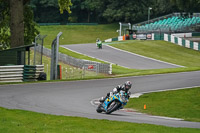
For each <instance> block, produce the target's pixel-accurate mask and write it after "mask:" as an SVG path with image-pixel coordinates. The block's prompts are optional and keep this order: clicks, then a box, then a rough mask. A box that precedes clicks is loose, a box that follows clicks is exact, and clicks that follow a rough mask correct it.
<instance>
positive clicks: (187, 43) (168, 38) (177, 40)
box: [164, 34, 200, 51]
mask: <svg viewBox="0 0 200 133" xmlns="http://www.w3.org/2000/svg"><path fill="white" fill-rule="evenodd" d="M178 36H181V37H183V36H184V35H180V34H179V35H178ZM187 36H190V35H187ZM181 37H176V36H175V34H173V35H169V34H164V40H165V41H168V42H172V43H174V44H178V45H180V46H183V47H186V48H190V49H194V50H198V51H200V43H199V42H193V41H190V40H186V39H184V38H181Z"/></svg>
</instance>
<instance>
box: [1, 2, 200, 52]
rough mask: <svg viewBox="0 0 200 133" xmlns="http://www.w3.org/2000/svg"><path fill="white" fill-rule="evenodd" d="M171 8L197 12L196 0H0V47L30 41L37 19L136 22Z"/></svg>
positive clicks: (46, 21)
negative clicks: (149, 11) (149, 12)
mask: <svg viewBox="0 0 200 133" xmlns="http://www.w3.org/2000/svg"><path fill="white" fill-rule="evenodd" d="M149 7H151V8H152V10H151V18H155V17H159V16H161V15H165V14H169V13H172V12H188V13H193V12H200V8H199V7H200V0H184V1H183V0H0V28H1V30H0V49H6V48H9V47H17V46H21V45H24V44H31V42H32V41H33V40H34V37H35V36H36V35H37V34H38V33H39V31H38V30H37V23H61V24H66V23H71V22H72V23H85V22H88V23H90V22H95V23H115V22H119V21H120V22H130V23H137V22H141V21H145V20H147V16H148V8H149Z"/></svg>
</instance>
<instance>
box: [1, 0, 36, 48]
mask: <svg viewBox="0 0 200 133" xmlns="http://www.w3.org/2000/svg"><path fill="white" fill-rule="evenodd" d="M0 7H1V12H0V16H1V17H0V27H1V30H0V45H1V47H0V49H7V48H9V47H10V6H9V2H8V1H4V0H0ZM37 34H39V31H38V30H37V24H36V23H35V22H34V21H33V12H32V11H31V8H30V7H29V6H28V5H25V6H24V42H25V45H28V44H31V43H32V42H33V41H34V38H35V36H36V35H37Z"/></svg>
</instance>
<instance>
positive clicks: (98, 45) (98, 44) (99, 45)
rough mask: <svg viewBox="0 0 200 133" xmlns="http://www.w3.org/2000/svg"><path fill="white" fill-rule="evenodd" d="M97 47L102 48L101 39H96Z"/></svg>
mask: <svg viewBox="0 0 200 133" xmlns="http://www.w3.org/2000/svg"><path fill="white" fill-rule="evenodd" d="M96 45H97V48H99V49H102V41H100V40H98V41H96Z"/></svg>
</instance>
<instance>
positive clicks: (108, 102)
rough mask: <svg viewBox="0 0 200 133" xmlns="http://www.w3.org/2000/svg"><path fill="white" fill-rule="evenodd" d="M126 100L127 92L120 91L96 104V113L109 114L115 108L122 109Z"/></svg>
mask: <svg viewBox="0 0 200 133" xmlns="http://www.w3.org/2000/svg"><path fill="white" fill-rule="evenodd" d="M127 102H128V94H127V93H125V91H120V92H119V93H117V94H114V95H112V96H110V97H108V98H106V99H105V101H104V103H102V104H100V105H98V107H97V109H96V111H97V112H98V113H101V112H105V113H106V114H110V113H112V112H114V111H116V110H119V109H123V107H124V106H125V105H126V104H127Z"/></svg>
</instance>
